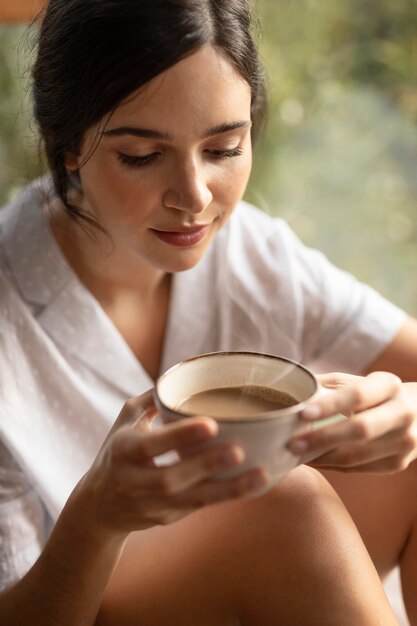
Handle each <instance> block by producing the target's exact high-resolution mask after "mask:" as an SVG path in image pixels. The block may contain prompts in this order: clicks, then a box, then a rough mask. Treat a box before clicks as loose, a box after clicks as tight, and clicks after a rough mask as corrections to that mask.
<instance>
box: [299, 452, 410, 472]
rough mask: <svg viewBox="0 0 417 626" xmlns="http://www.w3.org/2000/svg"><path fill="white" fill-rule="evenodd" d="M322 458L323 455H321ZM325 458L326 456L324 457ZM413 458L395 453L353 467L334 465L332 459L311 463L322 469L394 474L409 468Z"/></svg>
mask: <svg viewBox="0 0 417 626" xmlns="http://www.w3.org/2000/svg"><path fill="white" fill-rule="evenodd" d="M320 458H322V457H320ZM323 458H324V457H323ZM413 460H414V459H413V458H410V457H405V458H404V457H403V456H401V455H394V456H390V457H385V458H383V459H379V460H375V461H371V462H369V463H361V464H359V465H355V466H353V467H347V466H342V465H337V466H336V465H334V464H333V463H332V462H331V461H329V462H327V463H325V462H323V463H317V464H316V462H315V461H314V462H312V463H309V465H311V466H312V467H317V468H318V469H321V470H337V471H338V472H346V473H347V472H355V473H366V474H394V473H396V472H400V471H403V470H405V469H407V467H408V466H409V465H410V463H411V462H412V461H413Z"/></svg>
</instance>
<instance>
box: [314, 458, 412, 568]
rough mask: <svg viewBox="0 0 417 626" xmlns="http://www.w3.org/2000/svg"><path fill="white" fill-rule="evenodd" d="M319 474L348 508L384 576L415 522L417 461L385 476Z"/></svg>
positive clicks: (327, 472)
mask: <svg viewBox="0 0 417 626" xmlns="http://www.w3.org/2000/svg"><path fill="white" fill-rule="evenodd" d="M321 473H322V474H323V476H325V477H326V478H327V480H328V481H329V482H330V484H331V485H332V486H333V488H334V489H335V490H336V492H337V493H338V495H339V496H340V498H341V500H342V501H343V503H344V505H345V506H346V508H347V509H348V511H349V513H350V515H351V516H352V519H353V521H354V522H355V524H356V527H357V528H358V530H359V533H360V535H361V537H362V539H363V541H364V543H365V545H366V547H367V550H368V552H369V554H370V556H371V558H372V560H373V562H374V564H375V566H376V568H377V570H378V572H379V574H380V576H381V577H384V576H385V575H386V574H387V573H388V572H389V571H390V570H391V569H392V568H393V567H394V566H395V565H396V564H398V563H399V562H400V559H401V555H402V553H403V551H404V549H405V547H406V545H407V542H408V540H409V537H410V534H411V533H412V532H413V528H416V525H417V497H416V494H417V462H414V463H412V464H411V465H410V467H409V468H408V469H407V470H405V471H403V472H399V473H396V474H389V475H379V474H375V475H367V474H360V473H358V474H353V473H341V472H333V471H322V472H321ZM415 558H416V560H417V554H416V555H415Z"/></svg>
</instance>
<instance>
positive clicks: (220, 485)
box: [172, 468, 270, 510]
mask: <svg viewBox="0 0 417 626" xmlns="http://www.w3.org/2000/svg"><path fill="white" fill-rule="evenodd" d="M269 483H270V476H269V475H268V473H267V472H266V471H265V470H263V469H261V468H255V469H252V470H249V471H248V472H245V473H244V474H241V475H240V476H236V477H235V478H231V479H229V480H208V481H204V482H201V483H198V484H197V485H195V486H194V487H192V488H190V489H188V490H187V491H185V492H183V493H182V494H180V495H178V496H176V497H175V498H173V499H172V502H175V503H177V505H181V506H182V507H185V508H193V509H194V510H195V509H198V508H201V507H203V506H207V505H210V504H216V503H219V502H224V501H226V500H232V499H235V498H241V497H244V496H251V495H255V494H256V493H258V492H259V491H261V490H263V489H264V488H265V487H266V486H267V485H268V484H269Z"/></svg>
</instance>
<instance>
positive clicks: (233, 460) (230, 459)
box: [219, 448, 245, 465]
mask: <svg viewBox="0 0 417 626" xmlns="http://www.w3.org/2000/svg"><path fill="white" fill-rule="evenodd" d="M244 458H245V455H244V452H243V450H242V449H241V448H233V449H232V450H222V452H220V454H219V461H221V462H222V463H223V464H224V465H238V464H239V463H241V462H242V461H243V459H244Z"/></svg>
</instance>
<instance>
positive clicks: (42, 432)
mask: <svg viewBox="0 0 417 626" xmlns="http://www.w3.org/2000/svg"><path fill="white" fill-rule="evenodd" d="M47 189H48V186H47V185H45V184H41V183H39V182H37V183H35V184H33V185H32V186H31V187H29V188H27V189H26V190H25V191H24V192H23V193H22V194H21V195H20V196H19V197H18V198H17V199H16V200H15V201H13V202H12V203H11V204H10V205H9V206H8V207H6V208H4V209H3V210H2V211H1V212H0V439H1V440H2V441H3V444H4V451H5V453H4V454H3V456H7V455H8V460H7V461H4V463H3V474H2V473H1V469H0V501H1V493H2V491H5V490H6V487H5V486H6V485H7V483H8V480H9V481H10V463H18V467H19V468H20V470H18V471H19V472H20V480H21V481H22V483H23V484H24V488H23V491H22V488H20V490H19V489H17V490H16V493H15V495H16V497H15V498H13V497H11V494H10V489H9V490H8V496H7V498H3V502H2V504H1V505H0V553H2V554H3V555H6V557H7V558H6V557H3V558H6V564H5V565H4V568H3V569H4V571H3V574H2V576H3V580H2V579H1V578H0V588H1V587H2V586H3V587H4V586H6V585H7V584H11V582H13V580H16V578H18V577H19V576H21V575H23V573H24V570H25V568H26V569H27V568H28V567H30V565H31V562H33V559H34V558H35V557H36V554H37V553H39V551H40V550H41V549H42V545H43V543H44V541H45V537H46V535H47V532H48V520H49V521H51V520H52V521H54V520H56V518H57V516H58V515H59V513H60V511H61V509H62V507H63V505H64V503H65V501H66V500H67V498H68V496H69V494H70V492H71V491H72V489H73V488H74V486H75V485H76V483H77V482H78V480H79V479H80V478H81V476H82V475H83V474H84V473H85V472H86V471H87V469H88V468H89V467H90V465H91V463H92V461H93V459H94V458H95V456H96V454H97V451H98V449H99V447H100V445H101V443H102V441H103V440H104V438H105V436H106V434H107V432H108V430H109V428H110V427H111V425H112V423H113V421H114V419H115V418H116V417H117V414H118V412H119V411H120V409H121V407H122V405H123V403H124V402H125V400H126V399H127V398H128V397H130V396H134V395H138V394H140V393H142V392H143V391H145V390H146V389H149V388H150V387H151V386H152V385H153V381H152V380H151V378H150V377H149V375H148V374H147V372H146V371H145V370H144V368H143V367H142V366H141V364H140V363H139V362H138V361H137V359H136V358H135V356H134V355H133V353H132V351H131V350H130V348H129V346H128V345H127V344H126V342H125V340H124V339H123V337H122V336H121V335H120V333H119V332H118V330H117V329H116V328H115V326H114V325H113V324H112V322H111V320H110V319H109V318H108V317H107V315H106V314H105V313H104V311H103V310H102V308H101V307H100V305H99V304H98V302H97V301H96V300H95V299H94V297H93V296H92V295H91V294H90V293H89V292H88V291H87V290H86V289H85V287H84V286H83V285H82V284H81V283H80V281H79V280H78V278H77V277H76V275H75V274H74V272H73V271H72V270H71V268H70V267H69V266H68V264H67V263H66V261H65V259H64V257H63V255H62V253H61V252H60V250H59V248H58V246H57V244H56V243H55V240H54V238H53V236H52V234H51V231H50V229H49V225H48V222H47V220H46V219H45V217H44V214H43V212H42V208H43V205H44V204H45V202H47V200H48V191H47ZM404 318H405V314H404V313H403V312H402V311H400V309H398V308H397V307H395V306H393V305H392V304H390V303H388V302H387V301H386V300H384V299H383V298H381V297H380V296H379V295H378V294H377V293H376V292H375V291H373V290H372V289H370V288H369V287H366V286H364V285H362V284H360V283H359V282H358V281H356V280H355V279H354V278H353V277H352V276H351V275H349V274H347V273H345V272H342V271H340V270H338V269H336V268H335V267H334V266H332V265H331V264H330V263H329V262H328V261H327V260H326V259H325V257H324V256H323V255H322V254H321V253H320V252H318V251H315V250H311V249H308V248H306V247H305V246H303V244H302V243H301V242H300V241H299V240H298V239H297V237H296V236H295V235H294V233H293V232H292V231H291V230H290V229H289V227H288V226H287V225H286V224H285V223H284V222H283V221H282V220H280V219H272V218H270V217H268V216H266V215H265V214H263V213H261V212H260V211H258V210H257V209H255V208H253V207H251V206H249V205H247V204H245V203H240V204H239V205H238V207H237V208H236V210H235V213H234V214H233V216H232V217H231V219H230V221H229V223H228V224H227V225H226V226H225V227H224V229H223V230H222V231H221V232H220V233H219V234H218V235H217V236H216V238H215V240H214V242H213V243H212V244H211V246H210V249H209V250H208V252H207V253H206V255H205V257H204V258H203V259H202V260H201V261H200V263H199V264H198V265H197V266H196V267H195V268H193V269H191V270H189V271H187V272H183V273H179V274H177V275H175V276H174V280H173V291H172V296H171V303H170V311H169V320H168V327H167V330H166V336H165V343H164V347H163V355H162V364H161V372H162V371H164V370H165V369H166V368H168V367H169V366H171V365H172V364H174V363H176V362H178V361H180V360H182V359H185V358H187V357H190V356H193V355H196V354H199V353H204V352H211V351H215V350H238V349H240V350H257V351H264V352H269V353H275V354H281V355H283V356H287V357H290V358H293V359H297V360H299V361H302V362H303V363H305V364H307V365H311V366H312V367H313V368H315V369H322V370H333V371H334V370H342V371H343V370H344V371H351V372H354V373H358V372H360V371H362V370H363V369H364V367H365V366H366V365H367V364H368V363H370V362H371V361H372V360H374V359H375V357H376V356H377V355H378V353H379V352H381V351H382V350H383V348H384V347H385V346H386V345H387V344H388V343H389V342H390V341H391V340H392V338H393V337H394V335H395V334H396V333H397V331H398V330H399V328H400V326H401V325H402V323H403V321H404ZM0 466H1V456H0ZM13 471H15V472H16V471H17V470H16V468H14V470H13ZM6 474H8V476H9V478H7V476H6ZM2 476H3V478H1V477H2ZM22 498H23V500H22ZM3 507H4V508H3ZM6 515H8V516H9V520H10V519H13V523H11V522H10V523H8V524H5V523H4V522H5V518H6ZM10 525H12V526H13V528H17V529H18V530H17V531H14V532H10ZM28 543H29V544H31V546H30V549H29V548H28V546H27V544H28ZM22 554H25V555H26V556H25V558H22V556H21V555H22ZM19 555H20V556H19ZM19 559H20V560H19ZM0 575H1V574H0Z"/></svg>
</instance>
